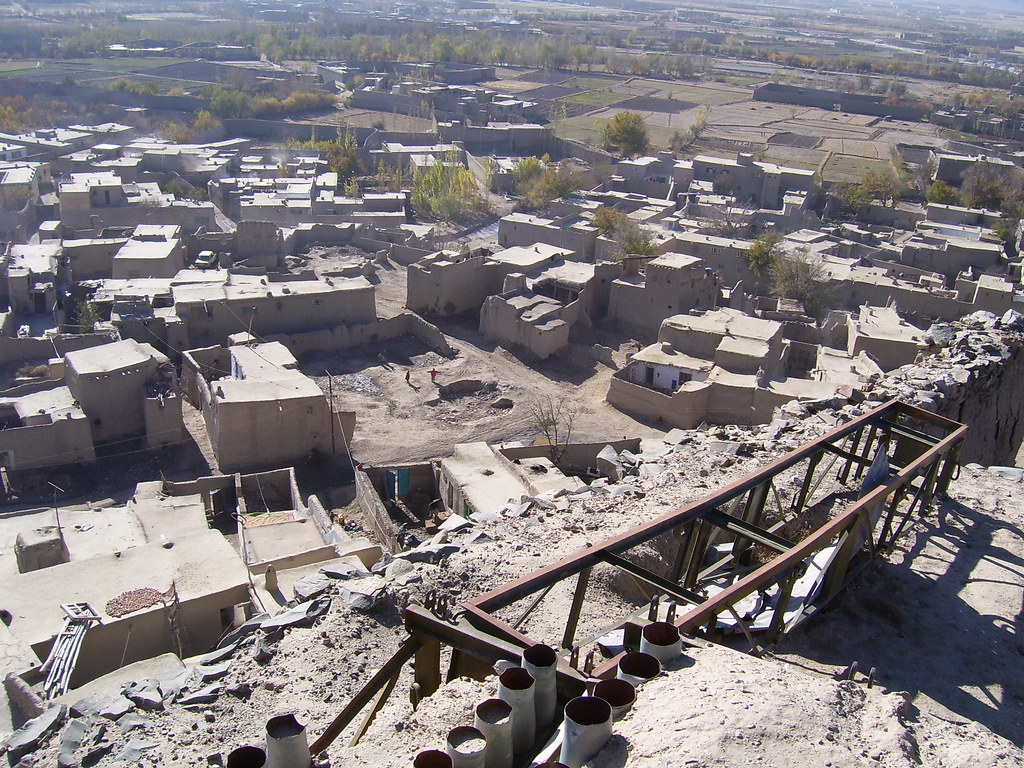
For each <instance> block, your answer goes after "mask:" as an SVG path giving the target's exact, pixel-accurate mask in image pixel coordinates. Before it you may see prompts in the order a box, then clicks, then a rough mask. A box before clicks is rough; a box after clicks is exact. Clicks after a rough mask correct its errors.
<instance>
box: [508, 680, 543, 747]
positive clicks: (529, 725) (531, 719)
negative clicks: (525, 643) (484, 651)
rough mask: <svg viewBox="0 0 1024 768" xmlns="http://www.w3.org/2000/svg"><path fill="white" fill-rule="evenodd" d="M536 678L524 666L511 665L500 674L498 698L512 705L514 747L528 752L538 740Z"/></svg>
mask: <svg viewBox="0 0 1024 768" xmlns="http://www.w3.org/2000/svg"><path fill="white" fill-rule="evenodd" d="M534 682H535V681H534V678H533V675H531V674H530V673H529V672H527V671H526V670H525V669H523V668H522V667H510V668H509V669H506V670H505V671H504V672H502V673H501V674H500V675H499V676H498V698H499V699H501V700H502V701H504V702H507V703H508V704H509V705H510V706H511V707H512V748H513V750H514V751H515V754H517V755H521V754H523V753H525V752H528V751H529V750H530V748H531V747H533V743H534V742H535V741H536V740H537V705H536V702H535V700H534V693H533V691H534Z"/></svg>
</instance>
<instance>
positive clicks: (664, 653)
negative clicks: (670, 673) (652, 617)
mask: <svg viewBox="0 0 1024 768" xmlns="http://www.w3.org/2000/svg"><path fill="white" fill-rule="evenodd" d="M640 652H641V653H649V654H651V656H653V657H654V658H656V659H657V660H658V661H660V662H661V664H662V666H664V665H665V664H667V663H668V662H670V661H675V660H676V659H677V658H679V655H680V654H681V653H682V652H683V641H682V640H681V639H680V638H679V629H678V628H677V627H676V625H675V624H669V623H668V622H667V621H652V622H651V623H650V624H648V625H647V626H646V627H644V629H643V634H642V636H641V638H640Z"/></svg>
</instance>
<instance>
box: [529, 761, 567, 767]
mask: <svg viewBox="0 0 1024 768" xmlns="http://www.w3.org/2000/svg"><path fill="white" fill-rule="evenodd" d="M533 768H569V766H568V765H566V764H565V763H560V762H558V761H557V760H549V761H548V762H546V763H541V764H540V765H535V766H534V767H533Z"/></svg>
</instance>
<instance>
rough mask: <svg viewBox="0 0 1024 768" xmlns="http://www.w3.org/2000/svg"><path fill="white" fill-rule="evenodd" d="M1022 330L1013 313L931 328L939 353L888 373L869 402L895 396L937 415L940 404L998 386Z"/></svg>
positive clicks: (1023, 318)
mask: <svg viewBox="0 0 1024 768" xmlns="http://www.w3.org/2000/svg"><path fill="white" fill-rule="evenodd" d="M1022 331H1024V315H1022V314H1020V313H1019V312H1016V311H1014V310H1012V309H1011V310H1008V311H1007V312H1006V314H1004V315H1003V316H1002V317H1001V318H997V317H996V316H995V315H993V314H992V313H991V312H975V313H974V314H971V315H967V316H966V317H964V318H962V319H961V320H960V321H958V322H957V323H940V324H936V325H933V326H931V328H929V329H928V334H927V335H928V339H929V341H930V343H931V344H932V345H933V347H934V348H935V349H936V350H937V352H936V353H935V354H932V355H929V356H928V357H923V358H921V359H920V360H919V362H917V363H914V364H911V365H904V366H902V367H900V368H897V369H896V370H894V371H890V372H889V373H888V374H887V375H886V376H885V378H884V379H882V381H881V382H880V384H879V386H878V387H876V388H875V389H874V390H873V391H871V392H869V393H868V399H869V400H876V401H881V400H889V399H891V398H894V397H895V398H899V399H900V400H904V401H906V402H908V403H911V404H913V405H916V406H918V407H919V408H924V409H925V410H929V411H933V412H938V411H939V410H940V407H941V405H942V404H943V402H944V401H952V402H959V401H961V400H963V399H964V398H965V396H966V395H967V394H968V393H969V392H970V393H974V394H976V393H977V392H978V391H979V390H985V389H990V388H991V387H992V386H998V381H999V376H1000V368H1001V366H1002V365H1003V364H1004V363H1005V362H1006V361H1007V359H1009V358H1010V356H1011V355H1012V354H1013V352H1014V345H1013V341H1012V337H1014V336H1016V335H1017V334H1020V333H1021V332H1022Z"/></svg>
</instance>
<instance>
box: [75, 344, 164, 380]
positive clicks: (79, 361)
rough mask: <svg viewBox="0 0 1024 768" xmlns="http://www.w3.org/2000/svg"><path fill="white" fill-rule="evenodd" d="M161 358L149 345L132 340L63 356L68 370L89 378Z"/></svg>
mask: <svg viewBox="0 0 1024 768" xmlns="http://www.w3.org/2000/svg"><path fill="white" fill-rule="evenodd" d="M162 357H163V355H161V354H160V353H158V352H157V351H156V350H155V349H154V348H153V347H151V346H150V345H149V344H140V343H139V342H137V341H135V340H134V339H125V340H124V341H115V342H114V343H112V344H101V345H100V346H98V347H90V348H88V349H80V350H78V351H77V352H68V353H67V354H66V355H65V356H64V360H65V361H66V362H67V365H68V368H72V369H74V371H75V372H76V373H78V375H80V376H89V375H94V374H100V373H111V372H112V371H122V370H124V369H126V368H133V367H135V366H137V365H142V364H144V363H148V362H149V361H150V360H153V359H154V358H162Z"/></svg>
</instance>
